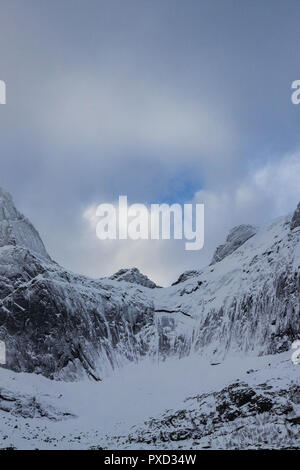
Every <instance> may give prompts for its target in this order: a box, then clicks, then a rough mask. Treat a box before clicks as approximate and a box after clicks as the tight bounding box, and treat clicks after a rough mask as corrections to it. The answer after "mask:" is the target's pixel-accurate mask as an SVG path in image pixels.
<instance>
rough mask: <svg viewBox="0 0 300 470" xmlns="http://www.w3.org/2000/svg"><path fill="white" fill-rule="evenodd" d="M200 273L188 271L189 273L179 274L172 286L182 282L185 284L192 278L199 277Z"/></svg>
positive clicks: (192, 270) (194, 270)
mask: <svg viewBox="0 0 300 470" xmlns="http://www.w3.org/2000/svg"><path fill="white" fill-rule="evenodd" d="M200 273H201V272H200V271H197V270H196V269H190V270H189V271H184V273H182V274H180V276H179V278H178V279H177V281H175V282H173V284H172V286H177V284H181V283H182V282H185V281H187V280H188V279H191V278H192V277H197V276H199V274H200Z"/></svg>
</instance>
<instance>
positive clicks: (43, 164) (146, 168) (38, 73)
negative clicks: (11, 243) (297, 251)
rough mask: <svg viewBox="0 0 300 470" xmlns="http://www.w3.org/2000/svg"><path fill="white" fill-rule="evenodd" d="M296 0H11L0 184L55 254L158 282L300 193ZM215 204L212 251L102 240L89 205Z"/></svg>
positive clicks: (203, 259)
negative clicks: (294, 98) (122, 198)
mask: <svg viewBox="0 0 300 470" xmlns="http://www.w3.org/2000/svg"><path fill="white" fill-rule="evenodd" d="M299 17H300V2H299V1H298V0H272V1H271V0H226V1H225V0H187V1H183V0H109V1H108V0H105V1H104V0H87V1H83V0H52V1H51V2H50V1H48V0H26V2H25V1H24V0H0V79H1V80H4V81H5V82H6V86H7V104H6V105H0V143H1V153H0V155H1V156H0V186H1V187H2V188H3V189H5V190H7V191H9V192H10V193H11V194H12V195H13V197H14V200H15V203H16V205H17V207H18V208H19V209H20V210H21V211H22V212H23V213H24V214H25V215H26V216H27V217H28V218H29V219H30V220H31V221H32V222H33V223H34V225H35V226H36V228H37V229H38V230H39V232H40V234H41V237H42V238H43V240H44V242H45V245H46V248H47V250H48V252H49V253H50V255H51V256H52V257H53V258H54V259H55V260H56V261H57V262H59V263H60V264H62V265H63V266H65V267H67V268H69V269H71V270H73V271H75V272H80V273H82V274H86V275H89V276H92V277H102V276H106V275H111V274H112V273H114V272H115V271H117V270H118V269H120V268H124V267H133V266H137V267H138V268H139V269H140V270H141V271H142V272H144V273H145V274H147V275H149V276H150V277H151V278H152V279H153V280H154V281H156V282H157V283H158V284H160V285H168V284H170V283H171V282H173V281H175V280H176V279H177V277H178V276H179V275H180V273H182V272H183V271H185V270H186V269H200V268H201V267H202V266H204V265H205V264H207V263H209V261H210V259H211V257H212V254H213V251H214V249H215V247H216V245H217V244H220V243H222V242H223V241H224V240H225V238H226V236H227V234H228V231H229V230H230V229H231V228H232V227H233V226H235V225H239V224H242V223H251V224H255V225H260V224H263V223H266V222H268V221H269V220H270V219H272V218H273V217H277V216H280V215H282V214H286V213H287V212H290V211H293V210H294V208H295V206H296V204H297V202H298V201H299V200H300V194H299V193H300V191H299V188H300V184H299V183H300V133H299V130H300V105H299V106H295V105H293V104H292V102H291V94H292V91H291V84H292V82H293V81H294V80H297V79H300V68H299V65H300V64H299V62H300V60H299V51H298V45H299V44H300V28H299V24H298V23H299ZM119 195H127V197H128V201H129V203H130V204H131V203H143V204H146V205H150V204H152V203H163V202H167V203H180V204H184V203H190V202H199V203H200V202H201V203H204V204H205V244H204V248H203V249H202V250H200V251H197V252H195V251H194V252H192V251H186V250H185V249H184V240H183V241H178V240H176V241H172V240H170V241H168V240H164V241H157V240H155V241H150V240H149V241H145V240H142V241H130V240H128V241H126V240H121V241H118V240H116V241H105V242H104V241H100V240H99V239H98V238H97V237H96V231H95V223H94V217H93V214H94V212H93V211H94V210H95V208H96V207H97V205H98V204H101V203H114V202H116V201H117V200H118V197H119Z"/></svg>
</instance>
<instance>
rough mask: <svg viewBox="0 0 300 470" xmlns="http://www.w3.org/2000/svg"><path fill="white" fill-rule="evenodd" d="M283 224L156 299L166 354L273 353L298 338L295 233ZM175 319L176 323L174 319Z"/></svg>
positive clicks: (298, 238) (299, 259)
mask: <svg viewBox="0 0 300 470" xmlns="http://www.w3.org/2000/svg"><path fill="white" fill-rule="evenodd" d="M294 217H295V215H294V216H293V217H291V216H287V217H281V218H279V219H277V220H275V221H273V222H272V223H270V224H269V225H267V226H265V227H262V228H261V229H259V230H258V232H257V233H256V235H253V236H252V237H251V238H250V239H248V240H247V241H246V242H244V243H243V244H242V245H240V247H239V248H237V249H235V251H234V252H232V253H230V252H229V253H228V254H227V256H226V257H224V258H223V259H222V260H220V261H219V262H217V263H215V264H214V265H211V266H208V267H207V268H204V269H202V271H201V273H200V274H199V275H198V276H193V277H191V278H189V279H187V280H186V281H185V282H182V283H180V284H178V285H175V286H173V287H171V288H168V289H164V292H163V293H162V294H163V295H161V296H160V298H159V299H156V303H155V306H156V311H158V312H161V313H160V315H161V322H160V323H163V322H164V325H165V327H163V328H162V337H163V344H164V348H163V349H164V351H170V350H173V352H174V353H175V352H176V353H177V354H178V353H179V354H187V353H188V352H194V351H196V352H198V353H200V354H201V355H204V356H208V357H211V358H212V357H215V358H224V357H225V356H227V355H240V354H241V353H242V354H256V355H261V354H273V353H277V352H281V351H285V350H287V349H289V348H290V345H291V342H292V341H293V340H294V339H297V338H298V337H299V336H300V321H299V320H300V295H299V293H300V274H299V267H300V230H299V228H293V229H291V221H292V220H294ZM175 318H176V320H175Z"/></svg>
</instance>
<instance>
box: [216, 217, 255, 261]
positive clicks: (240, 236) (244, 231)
mask: <svg viewBox="0 0 300 470" xmlns="http://www.w3.org/2000/svg"><path fill="white" fill-rule="evenodd" d="M256 232H257V229H256V228H255V227H253V226H252V225H239V226H238V227H234V228H233V229H232V230H230V232H229V235H228V237H227V238H226V242H225V244H224V245H220V246H218V247H217V249H216V251H215V253H214V256H213V259H212V261H211V264H215V263H218V262H219V261H222V259H224V258H226V256H228V255H231V253H233V252H234V251H235V250H237V249H238V248H239V247H240V246H242V245H243V244H244V243H245V242H246V241H247V240H249V238H251V237H253V235H255V234H256Z"/></svg>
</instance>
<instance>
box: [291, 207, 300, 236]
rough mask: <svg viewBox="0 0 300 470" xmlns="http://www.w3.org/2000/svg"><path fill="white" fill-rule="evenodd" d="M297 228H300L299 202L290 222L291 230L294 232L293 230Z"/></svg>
mask: <svg viewBox="0 0 300 470" xmlns="http://www.w3.org/2000/svg"><path fill="white" fill-rule="evenodd" d="M297 227H300V202H299V204H298V206H297V208H296V210H295V212H294V214H293V217H292V220H291V230H294V228H297Z"/></svg>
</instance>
